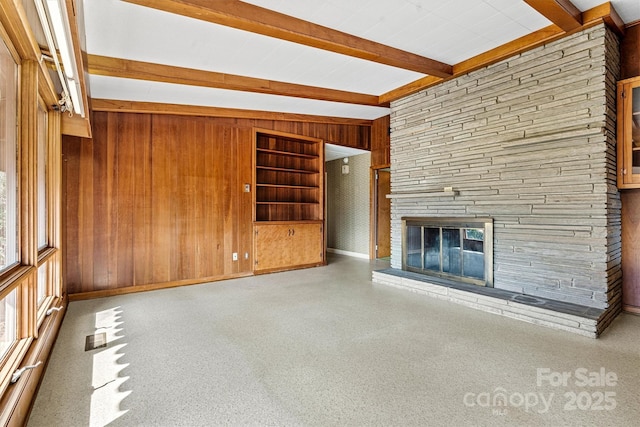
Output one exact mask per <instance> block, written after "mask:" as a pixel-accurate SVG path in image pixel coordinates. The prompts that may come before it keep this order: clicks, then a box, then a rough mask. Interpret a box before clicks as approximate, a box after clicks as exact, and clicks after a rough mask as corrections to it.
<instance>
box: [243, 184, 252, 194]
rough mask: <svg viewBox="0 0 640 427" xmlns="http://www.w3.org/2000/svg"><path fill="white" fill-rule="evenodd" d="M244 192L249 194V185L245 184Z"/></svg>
mask: <svg viewBox="0 0 640 427" xmlns="http://www.w3.org/2000/svg"><path fill="white" fill-rule="evenodd" d="M244 192H245V193H250V192H251V184H245V185H244Z"/></svg>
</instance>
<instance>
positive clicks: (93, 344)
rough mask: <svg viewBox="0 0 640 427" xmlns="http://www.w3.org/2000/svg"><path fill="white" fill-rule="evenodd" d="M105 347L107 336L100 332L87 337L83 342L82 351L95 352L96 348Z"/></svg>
mask: <svg viewBox="0 0 640 427" xmlns="http://www.w3.org/2000/svg"><path fill="white" fill-rule="evenodd" d="M106 346H107V334H106V332H101V333H99V334H95V335H87V339H86V340H85V342H84V351H91V350H95V349H96V348H103V347H106Z"/></svg>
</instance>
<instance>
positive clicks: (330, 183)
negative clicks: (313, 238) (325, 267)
mask: <svg viewBox="0 0 640 427" xmlns="http://www.w3.org/2000/svg"><path fill="white" fill-rule="evenodd" d="M343 164H344V163H343V162H342V159H339V160H333V161H330V162H327V164H326V171H327V212H326V218H327V247H328V248H332V249H339V250H343V251H348V252H356V253H359V254H364V255H368V254H369V174H370V165H371V154H370V153H366V154H360V155H358V156H353V157H349V174H347V175H343V174H342V165H343Z"/></svg>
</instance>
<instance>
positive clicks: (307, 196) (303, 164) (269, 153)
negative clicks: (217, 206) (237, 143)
mask: <svg viewBox="0 0 640 427" xmlns="http://www.w3.org/2000/svg"><path fill="white" fill-rule="evenodd" d="M253 169H254V171H253V172H254V173H253V186H254V188H255V191H254V233H253V234H254V235H253V241H254V245H253V249H254V272H268V271H277V270H287V269H292V268H297V267H302V266H311V265H321V264H322V263H323V262H324V258H325V254H324V232H323V230H324V143H323V141H322V140H321V139H317V138H310V137H304V136H300V135H294V134H289V133H283V132H276V131H271V130H263V129H256V130H255V135H254V168H253Z"/></svg>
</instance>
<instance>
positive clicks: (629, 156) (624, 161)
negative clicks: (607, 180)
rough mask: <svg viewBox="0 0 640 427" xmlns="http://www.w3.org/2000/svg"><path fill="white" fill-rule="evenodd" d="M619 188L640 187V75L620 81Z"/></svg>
mask: <svg viewBox="0 0 640 427" xmlns="http://www.w3.org/2000/svg"><path fill="white" fill-rule="evenodd" d="M618 188H620V189H627V188H640V77H634V78H631V79H627V80H622V81H620V82H618Z"/></svg>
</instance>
